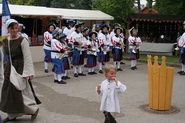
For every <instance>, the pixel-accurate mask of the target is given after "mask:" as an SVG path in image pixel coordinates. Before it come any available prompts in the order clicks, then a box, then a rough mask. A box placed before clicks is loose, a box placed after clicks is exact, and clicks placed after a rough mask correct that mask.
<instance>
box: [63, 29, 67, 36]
mask: <svg viewBox="0 0 185 123" xmlns="http://www.w3.org/2000/svg"><path fill="white" fill-rule="evenodd" d="M63 33H64V34H66V35H68V29H67V27H66V28H65V29H64V31H63Z"/></svg>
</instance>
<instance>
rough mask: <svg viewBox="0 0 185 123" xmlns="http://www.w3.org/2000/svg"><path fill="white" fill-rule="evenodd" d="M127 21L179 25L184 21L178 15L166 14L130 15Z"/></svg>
mask: <svg viewBox="0 0 185 123" xmlns="http://www.w3.org/2000/svg"><path fill="white" fill-rule="evenodd" d="M129 19H131V20H133V21H151V22H171V23H173V22H175V23H181V22H183V21H184V20H185V17H184V16H179V15H166V14H132V15H130V17H129Z"/></svg>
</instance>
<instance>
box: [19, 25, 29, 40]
mask: <svg viewBox="0 0 185 123" xmlns="http://www.w3.org/2000/svg"><path fill="white" fill-rule="evenodd" d="M24 29H25V26H24V25H23V24H22V23H19V33H20V35H21V36H22V37H24V38H26V40H28V35H27V34H26V33H24V31H23V30H24Z"/></svg>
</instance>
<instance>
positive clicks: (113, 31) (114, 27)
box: [110, 23, 121, 50]
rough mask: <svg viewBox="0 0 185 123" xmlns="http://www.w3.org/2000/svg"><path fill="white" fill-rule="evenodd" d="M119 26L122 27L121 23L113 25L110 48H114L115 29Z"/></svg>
mask: <svg viewBox="0 0 185 123" xmlns="http://www.w3.org/2000/svg"><path fill="white" fill-rule="evenodd" d="M118 27H121V25H120V24H119V23H115V24H114V25H113V27H112V32H111V33H110V38H111V42H110V49H111V50H112V49H113V44H112V41H113V40H112V38H113V37H114V36H115V35H116V34H115V29H116V28H118Z"/></svg>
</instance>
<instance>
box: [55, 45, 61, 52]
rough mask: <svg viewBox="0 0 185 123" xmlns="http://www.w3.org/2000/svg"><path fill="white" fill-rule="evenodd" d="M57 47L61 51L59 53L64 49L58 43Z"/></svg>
mask: <svg viewBox="0 0 185 123" xmlns="http://www.w3.org/2000/svg"><path fill="white" fill-rule="evenodd" d="M55 45H56V48H58V49H59V51H60V50H61V49H62V47H61V46H60V45H57V44H56V43H55Z"/></svg>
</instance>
